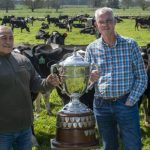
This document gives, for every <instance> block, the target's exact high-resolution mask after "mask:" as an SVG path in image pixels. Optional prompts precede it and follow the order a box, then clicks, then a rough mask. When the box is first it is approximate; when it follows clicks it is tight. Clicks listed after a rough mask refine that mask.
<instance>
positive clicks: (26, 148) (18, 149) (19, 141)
mask: <svg viewBox="0 0 150 150" xmlns="http://www.w3.org/2000/svg"><path fill="white" fill-rule="evenodd" d="M31 135H32V132H31V128H29V129H24V130H21V131H17V132H8V133H0V150H32V143H31Z"/></svg>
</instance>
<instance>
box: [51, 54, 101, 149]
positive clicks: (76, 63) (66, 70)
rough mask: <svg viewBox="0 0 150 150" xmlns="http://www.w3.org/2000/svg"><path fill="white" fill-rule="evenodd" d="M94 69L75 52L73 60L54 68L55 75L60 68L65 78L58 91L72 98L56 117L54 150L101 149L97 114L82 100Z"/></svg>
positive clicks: (52, 68)
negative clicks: (81, 97)
mask: <svg viewBox="0 0 150 150" xmlns="http://www.w3.org/2000/svg"><path fill="white" fill-rule="evenodd" d="M93 66H95V65H90V64H89V63H88V62H86V61H84V59H83V57H82V56H81V55H80V54H79V53H78V52H76V51H74V52H73V55H72V56H70V57H68V58H66V59H65V60H64V61H62V62H60V63H59V64H55V65H53V66H52V67H51V72H52V73H53V72H54V68H57V70H58V72H59V76H60V77H61V78H63V83H62V86H61V87H59V88H60V89H61V91H62V92H63V93H66V94H67V95H68V96H69V97H70V102H69V103H68V104H66V105H65V106H64V107H63V108H62V109H61V110H60V111H59V112H58V113H57V122H56V138H55V139H53V140H52V141H51V146H52V148H60V149H62V148H64V149H65V148H69V149H72V148H74V149H77V148H94V147H97V146H98V145H99V142H98V140H97V137H96V132H95V117H94V114H93V112H92V110H91V109H89V108H88V107H87V106H86V105H85V104H83V103H81V102H80V100H79V98H80V96H82V94H84V93H85V92H86V91H87V90H88V89H90V88H91V86H92V85H93V83H92V84H90V85H89V84H88V82H89V77H90V72H91V70H92V68H93ZM70 135H71V138H70Z"/></svg>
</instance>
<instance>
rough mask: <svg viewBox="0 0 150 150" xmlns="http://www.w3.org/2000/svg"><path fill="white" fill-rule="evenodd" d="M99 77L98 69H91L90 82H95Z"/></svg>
mask: <svg viewBox="0 0 150 150" xmlns="http://www.w3.org/2000/svg"><path fill="white" fill-rule="evenodd" d="M98 78H99V73H98V70H92V72H91V74H90V82H96V81H97V80H98Z"/></svg>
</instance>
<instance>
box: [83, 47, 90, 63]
mask: <svg viewBox="0 0 150 150" xmlns="http://www.w3.org/2000/svg"><path fill="white" fill-rule="evenodd" d="M90 49H91V48H90V45H88V46H87V48H86V51H85V57H84V60H85V61H87V62H89V63H91V50H90Z"/></svg>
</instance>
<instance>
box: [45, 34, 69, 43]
mask: <svg viewBox="0 0 150 150" xmlns="http://www.w3.org/2000/svg"><path fill="white" fill-rule="evenodd" d="M66 37H67V33H63V34H61V33H59V32H58V31H53V32H52V33H51V34H50V37H49V38H48V39H47V41H46V44H50V43H56V44H59V45H64V43H65V42H64V41H65V38H66Z"/></svg>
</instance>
